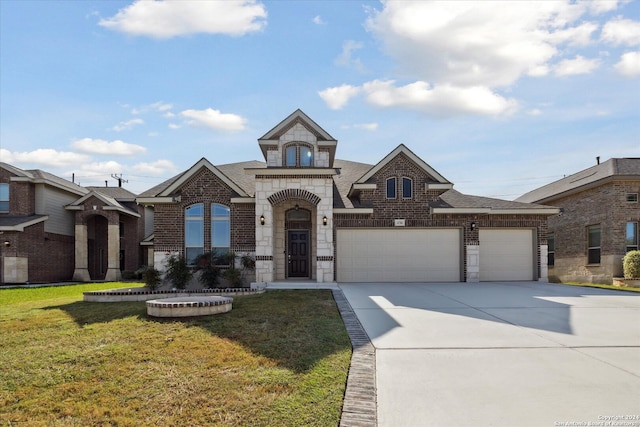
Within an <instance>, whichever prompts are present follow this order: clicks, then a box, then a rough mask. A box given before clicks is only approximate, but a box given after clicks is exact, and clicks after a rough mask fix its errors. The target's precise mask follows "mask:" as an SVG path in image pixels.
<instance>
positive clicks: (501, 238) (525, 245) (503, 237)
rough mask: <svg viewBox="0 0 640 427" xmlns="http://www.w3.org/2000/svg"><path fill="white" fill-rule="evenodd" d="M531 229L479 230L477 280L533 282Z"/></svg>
mask: <svg viewBox="0 0 640 427" xmlns="http://www.w3.org/2000/svg"><path fill="white" fill-rule="evenodd" d="M533 266H534V255H533V230H530V229H501V230H498V229H490V230H482V229H481V230H480V280H481V281H485V282H487V281H506V280H534V279H535V278H534V274H533Z"/></svg>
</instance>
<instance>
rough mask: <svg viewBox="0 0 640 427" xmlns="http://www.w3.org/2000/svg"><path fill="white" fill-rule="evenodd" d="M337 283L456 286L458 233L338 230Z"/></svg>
mask: <svg viewBox="0 0 640 427" xmlns="http://www.w3.org/2000/svg"><path fill="white" fill-rule="evenodd" d="M337 254H338V260H337V273H338V281H339V282H458V281H460V230H459V229H429V230H426V229H395V228H394V229H357V230H356V229H342V230H338V234H337Z"/></svg>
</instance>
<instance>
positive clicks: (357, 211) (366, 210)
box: [333, 208, 373, 215]
mask: <svg viewBox="0 0 640 427" xmlns="http://www.w3.org/2000/svg"><path fill="white" fill-rule="evenodd" d="M333 213H334V214H349V215H357V214H365V215H366V214H373V208H334V209H333Z"/></svg>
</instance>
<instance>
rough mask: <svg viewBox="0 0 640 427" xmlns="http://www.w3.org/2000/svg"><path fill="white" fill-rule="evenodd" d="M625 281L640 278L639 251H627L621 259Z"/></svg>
mask: <svg viewBox="0 0 640 427" xmlns="http://www.w3.org/2000/svg"><path fill="white" fill-rule="evenodd" d="M622 268H623V270H624V278H625V279H638V278H640V251H629V252H627V254H626V255H625V256H624V258H623V259H622Z"/></svg>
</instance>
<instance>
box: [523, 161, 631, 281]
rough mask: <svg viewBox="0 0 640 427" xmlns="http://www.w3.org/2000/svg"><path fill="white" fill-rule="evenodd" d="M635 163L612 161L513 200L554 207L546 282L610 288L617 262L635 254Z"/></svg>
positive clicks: (617, 271) (617, 273)
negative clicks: (595, 285) (556, 281)
mask: <svg viewBox="0 0 640 427" xmlns="http://www.w3.org/2000/svg"><path fill="white" fill-rule="evenodd" d="M638 194H640V158H613V159H609V160H607V161H606V162H602V163H599V162H598V164H596V165H594V166H592V167H590V168H588V169H585V170H583V171H580V172H578V173H576V174H573V175H570V176H567V177H565V178H563V179H561V180H558V181H555V182H552V183H551V184H548V185H545V186H543V187H540V188H537V189H535V190H533V191H531V192H529V193H527V194H525V195H523V196H521V197H519V198H518V199H517V201H520V202H532V203H540V204H545V205H553V206H556V207H558V208H560V209H561V214H560V215H557V216H553V217H551V218H549V234H548V237H547V238H548V240H549V261H548V264H549V276H550V278H551V279H552V280H559V281H563V282H568V281H577V282H593V283H612V279H613V277H622V275H623V272H622V258H623V257H624V255H625V253H626V252H627V251H629V250H635V249H638V245H639V236H638V223H640V204H639V203H638Z"/></svg>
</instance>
